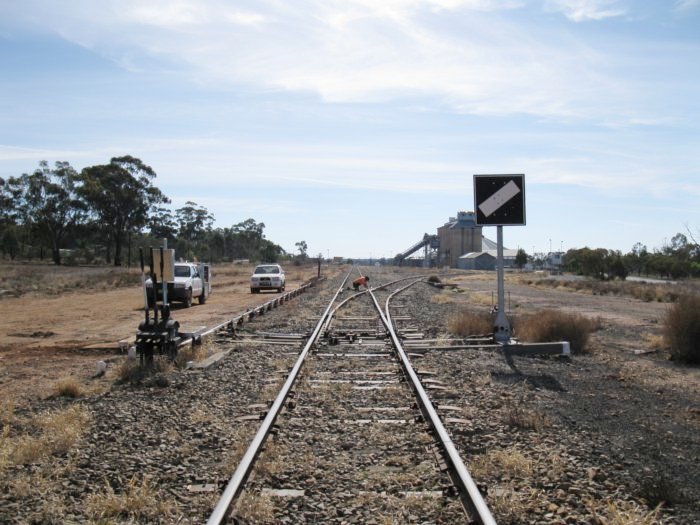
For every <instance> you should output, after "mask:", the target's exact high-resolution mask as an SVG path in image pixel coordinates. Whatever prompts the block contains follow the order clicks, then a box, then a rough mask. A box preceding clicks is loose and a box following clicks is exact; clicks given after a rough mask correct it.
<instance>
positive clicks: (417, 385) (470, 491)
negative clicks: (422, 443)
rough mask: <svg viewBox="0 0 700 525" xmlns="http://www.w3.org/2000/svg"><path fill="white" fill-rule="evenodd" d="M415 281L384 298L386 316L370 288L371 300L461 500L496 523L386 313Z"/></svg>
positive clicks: (485, 521) (489, 524) (484, 520)
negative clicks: (396, 297) (436, 440)
mask: <svg viewBox="0 0 700 525" xmlns="http://www.w3.org/2000/svg"><path fill="white" fill-rule="evenodd" d="M418 282H421V280H420V279H418V280H415V281H414V282H412V283H410V284H408V285H406V286H404V287H403V288H400V289H398V290H396V291H395V292H393V293H392V294H391V295H389V297H388V298H387V300H386V316H385V315H384V313H383V312H382V309H381V307H380V306H379V303H378V302H377V298H376V297H375V295H374V294H373V293H372V292H371V291H370V292H369V294H370V295H371V296H372V300H373V301H374V305H375V307H376V308H377V311H378V312H379V315H380V316H381V318H382V322H383V323H384V326H386V328H387V330H388V331H389V335H390V336H391V340H392V342H393V343H394V346H395V347H396V351H397V353H398V354H399V357H400V359H401V363H402V365H403V369H404V372H405V373H406V374H407V375H408V377H409V378H410V379H411V383H412V385H413V388H414V391H415V393H416V396H417V397H418V400H419V403H420V407H421V412H422V413H423V416H424V417H425V419H426V421H428V422H429V424H430V425H431V426H432V428H433V430H434V431H435V433H436V434H437V435H438V437H439V439H440V443H441V445H442V447H443V449H444V451H445V453H446V455H447V458H446V459H447V460H448V462H449V466H450V468H451V471H452V473H453V476H452V480H453V482H454V483H455V485H457V488H458V489H459V492H460V499H461V500H462V502H463V503H464V504H465V506H466V507H467V508H468V509H469V510H470V511H471V513H472V514H473V515H474V516H472V517H473V518H474V519H476V522H477V523H480V524H482V525H496V520H494V518H493V516H492V515H491V511H490V510H489V508H488V506H487V505H486V502H485V501H484V498H483V496H482V495H481V492H479V489H478V487H477V486H476V483H474V480H473V479H472V477H471V476H470V475H469V472H468V471H467V468H466V467H465V465H464V462H463V461H462V458H461V457H460V456H459V452H457V448H456V447H455V445H454V443H453V442H452V438H451V437H450V435H449V434H448V432H447V430H446V429H445V426H444V425H443V424H442V421H441V420H440V416H438V413H437V411H436V410H435V407H433V404H432V402H431V401H430V398H429V397H428V394H427V393H426V392H425V389H424V388H423V385H422V384H421V382H420V379H418V375H417V374H416V372H415V371H414V370H413V366H412V365H411V362H410V361H409V359H408V356H407V355H406V352H404V349H403V347H402V346H401V342H400V341H399V338H398V336H397V335H396V331H395V330H394V324H393V321H392V320H391V314H390V312H389V302H390V301H391V299H392V298H393V297H394V296H395V295H396V294H398V293H400V292H402V291H404V290H405V289H407V288H409V287H410V286H413V285H414V284H416V283H418Z"/></svg>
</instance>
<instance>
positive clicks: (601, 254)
mask: <svg viewBox="0 0 700 525" xmlns="http://www.w3.org/2000/svg"><path fill="white" fill-rule="evenodd" d="M563 267H564V270H566V271H570V272H573V273H577V274H579V275H585V276H588V277H593V278H596V279H601V280H607V279H616V278H617V279H621V280H624V279H626V278H627V276H628V275H631V274H632V275H637V276H645V277H649V276H658V277H663V278H667V279H682V278H687V277H700V244H698V243H697V242H696V241H695V238H694V236H693V235H692V233H691V232H690V231H688V235H685V234H683V233H678V234H676V235H674V236H673V237H672V238H671V242H670V243H664V245H663V246H662V247H661V248H660V249H655V250H653V251H649V250H648V249H647V247H646V246H645V245H643V244H642V243H636V244H635V245H634V246H633V247H632V250H630V251H629V252H628V253H626V254H623V253H622V252H620V251H615V250H606V249H604V248H596V249H591V248H579V249H572V250H569V251H567V252H566V254H564V258H563Z"/></svg>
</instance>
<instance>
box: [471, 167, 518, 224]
mask: <svg viewBox="0 0 700 525" xmlns="http://www.w3.org/2000/svg"><path fill="white" fill-rule="evenodd" d="M474 210H475V211H476V223H477V224H479V225H480V226H517V225H520V226H522V225H524V224H525V175H474Z"/></svg>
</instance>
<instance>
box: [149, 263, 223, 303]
mask: <svg viewBox="0 0 700 525" xmlns="http://www.w3.org/2000/svg"><path fill="white" fill-rule="evenodd" d="M174 277H175V278H174V280H173V281H172V282H168V283H167V288H168V301H179V302H182V303H184V304H185V307H187V308H189V307H190V306H192V299H193V298H195V297H196V298H197V299H198V300H199V304H204V303H205V302H206V301H207V297H209V294H210V293H211V267H210V265H209V264H195V263H188V262H179V263H175V267H174ZM152 287H153V284H152V282H151V280H150V279H147V280H146V288H152ZM157 293H158V298H159V299H162V297H161V296H162V288H161V283H158V289H157ZM148 296H149V298H150V297H152V295H151V292H150V290H149V294H148Z"/></svg>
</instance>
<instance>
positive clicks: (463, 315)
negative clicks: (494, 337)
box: [447, 310, 493, 336]
mask: <svg viewBox="0 0 700 525" xmlns="http://www.w3.org/2000/svg"><path fill="white" fill-rule="evenodd" d="M447 329H448V330H449V331H450V332H451V333H453V334H455V335H460V336H469V335H484V334H491V333H493V322H492V321H491V316H490V315H489V314H488V313H486V314H476V313H474V312H470V311H469V310H462V311H461V312H459V313H456V314H453V315H452V316H450V318H449V319H448V320H447Z"/></svg>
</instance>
